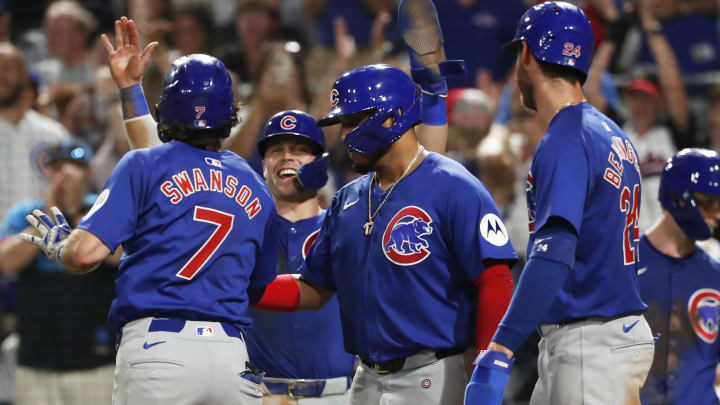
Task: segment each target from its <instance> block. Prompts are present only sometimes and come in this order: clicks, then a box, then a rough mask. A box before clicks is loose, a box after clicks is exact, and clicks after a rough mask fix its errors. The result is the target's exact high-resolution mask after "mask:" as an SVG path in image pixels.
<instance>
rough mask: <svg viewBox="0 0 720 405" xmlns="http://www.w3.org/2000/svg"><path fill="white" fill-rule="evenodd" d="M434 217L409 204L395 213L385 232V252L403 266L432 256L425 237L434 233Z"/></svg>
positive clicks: (393, 260)
mask: <svg viewBox="0 0 720 405" xmlns="http://www.w3.org/2000/svg"><path fill="white" fill-rule="evenodd" d="M432 222H433V221H432V219H431V218H430V216H429V215H428V214H427V212H425V211H424V210H423V209H422V208H420V207H416V206H412V205H411V206H407V207H404V208H402V209H401V210H400V211H398V212H397V214H395V216H394V217H393V218H392V219H391V220H390V222H389V223H388V225H387V226H386V227H385V232H384V233H383V238H382V243H383V253H385V257H387V258H388V260H390V261H391V262H393V263H395V264H399V265H401V266H411V265H413V264H418V263H420V262H422V261H423V260H425V259H426V258H427V257H428V256H430V250H429V248H430V244H429V243H428V241H427V240H426V239H425V238H427V236H428V235H430V234H432V232H433V228H432Z"/></svg>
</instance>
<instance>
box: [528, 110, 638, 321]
mask: <svg viewBox="0 0 720 405" xmlns="http://www.w3.org/2000/svg"><path fill="white" fill-rule="evenodd" d="M526 191H527V203H528V215H529V228H530V229H529V230H530V240H529V242H528V254H529V253H530V251H531V249H532V247H533V246H534V244H538V248H539V249H542V240H536V236H535V235H536V234H535V231H536V230H538V229H540V228H542V226H543V225H545V224H546V223H547V221H548V220H549V219H550V218H551V217H560V218H563V219H565V220H566V221H568V222H569V223H570V224H572V226H573V227H574V228H575V231H576V232H577V235H578V242H577V247H576V250H575V263H574V265H573V267H572V271H571V272H570V274H569V275H568V278H567V279H566V280H565V282H564V284H563V287H562V289H561V291H560V292H559V293H558V296H557V297H556V299H555V301H554V302H553V305H552V306H551V308H550V310H549V311H548V312H547V313H546V314H545V316H544V317H543V319H542V323H558V322H562V321H569V320H574V319H579V318H587V317H591V316H615V315H620V314H626V313H631V312H637V311H643V310H645V309H646V308H647V307H646V305H645V304H644V303H643V301H642V299H641V298H640V294H639V292H638V291H639V290H638V289H639V287H638V279H637V274H636V262H637V259H638V242H639V239H640V238H639V237H640V235H639V230H638V218H639V207H640V168H639V162H638V159H637V154H636V153H635V148H634V147H633V145H632V143H631V142H630V140H629V139H628V138H627V136H626V135H625V134H624V133H623V132H622V130H621V129H620V128H619V127H618V126H617V125H616V124H615V123H614V122H613V121H612V120H610V119H609V118H607V117H606V116H605V115H603V114H602V113H600V112H599V111H598V110H596V109H595V108H594V107H592V106H590V105H589V104H587V103H585V102H583V103H580V104H577V105H573V106H570V107H566V108H564V109H562V110H560V111H559V112H558V113H557V114H556V115H555V117H553V119H552V121H551V122H550V125H549V127H548V130H547V132H546V134H545V136H544V137H543V139H542V140H541V141H540V143H539V144H538V147H537V149H536V150H535V155H534V156H533V162H532V165H531V167H530V173H529V174H528V179H527V187H526Z"/></svg>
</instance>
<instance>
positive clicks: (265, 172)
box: [262, 159, 268, 180]
mask: <svg viewBox="0 0 720 405" xmlns="http://www.w3.org/2000/svg"><path fill="white" fill-rule="evenodd" d="M262 169H263V179H265V180H267V174H268V173H267V167H265V159H263V161H262Z"/></svg>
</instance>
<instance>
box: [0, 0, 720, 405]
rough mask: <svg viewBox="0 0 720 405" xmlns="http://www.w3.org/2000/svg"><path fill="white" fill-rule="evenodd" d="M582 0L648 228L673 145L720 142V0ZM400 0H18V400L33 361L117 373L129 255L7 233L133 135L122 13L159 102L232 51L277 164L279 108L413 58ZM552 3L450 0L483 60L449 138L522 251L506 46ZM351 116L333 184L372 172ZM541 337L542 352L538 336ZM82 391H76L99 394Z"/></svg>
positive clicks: (9, 174)
mask: <svg viewBox="0 0 720 405" xmlns="http://www.w3.org/2000/svg"><path fill="white" fill-rule="evenodd" d="M573 2H574V3H578V5H579V6H581V7H582V8H583V9H584V10H585V12H586V13H587V15H588V16H589V17H590V19H591V21H592V24H593V29H594V33H595V49H594V54H595V56H594V59H593V63H592V66H591V69H590V73H589V76H588V79H587V82H586V83H585V86H584V87H585V92H586V95H587V98H588V101H589V102H590V103H591V104H592V105H594V106H595V107H597V108H598V109H600V110H601V111H603V112H605V113H606V114H607V115H609V116H610V117H612V118H613V119H614V120H615V121H616V122H617V123H618V124H619V125H620V126H621V127H622V128H623V130H625V131H626V133H627V134H628V135H629V137H630V138H631V140H632V141H633V143H634V145H635V147H636V150H637V153H638V155H639V158H640V161H641V172H642V176H643V184H642V187H643V198H642V206H641V220H640V230H641V231H645V230H646V229H647V227H648V226H649V225H651V224H652V222H653V221H654V220H655V219H656V218H657V217H658V216H659V215H660V213H661V208H660V205H659V203H658V202H657V191H658V186H659V173H660V171H661V169H662V167H663V163H664V162H665V160H666V159H667V158H668V157H670V156H672V155H673V154H674V153H675V152H676V151H677V150H679V149H681V148H684V147H690V146H701V147H708V148H711V149H714V150H717V151H720V34H719V32H718V27H719V26H720V9H719V7H720V3H719V2H717V1H716V0H580V1H573ZM397 3H398V0H204V1H200V0H85V1H77V2H75V1H69V0H60V1H55V2H51V1H50V0H45V1H40V0H36V1H21V0H0V41H2V42H0V341H2V342H3V343H2V346H1V347H2V349H1V350H0V404H5V403H7V404H11V403H17V404H21V403H33V404H35V403H41V402H38V401H37V399H32V398H30V399H28V396H27V393H21V392H18V393H15V391H14V389H15V385H14V383H13V382H12V380H11V379H8V378H6V377H7V376H11V375H14V370H16V369H17V373H18V374H17V375H18V376H20V375H23V376H25V380H26V381H32V378H31V377H29V376H31V375H32V373H29V374H21V373H23V372H31V371H32V370H35V371H38V370H40V371H48V372H58V376H62V375H67V372H72V373H75V372H80V373H81V374H77V373H75V374H72V373H71V374H72V375H70V378H69V379H68V380H67V381H66V380H62V379H60V378H58V379H57V386H56V387H53V389H56V390H67V391H72V387H74V385H73V384H85V385H88V386H89V385H95V386H97V385H99V384H92V383H90V382H88V381H90V380H89V379H88V378H89V377H87V376H84V375H83V374H82V372H83V371H85V370H87V369H96V368H99V369H103V370H104V371H103V372H104V373H107V372H108V370H111V369H112V364H113V362H114V357H113V345H114V340H113V337H112V336H109V334H108V332H107V329H106V328H105V326H104V315H105V314H106V313H107V309H108V306H109V302H110V298H111V296H112V282H113V277H112V276H113V266H114V264H113V262H112V261H109V262H108V263H106V266H104V267H107V269H100V270H98V271H95V272H94V273H92V274H93V275H91V276H86V277H84V278H83V277H80V278H71V277H70V276H68V275H66V274H65V273H64V272H62V269H58V268H57V266H51V265H50V264H49V263H48V262H46V261H43V260H42V258H39V257H37V252H35V251H26V252H24V255H19V254H18V253H17V252H18V251H17V250H14V249H22V248H21V247H18V246H12V244H10V243H5V239H2V238H7V237H8V236H10V235H13V234H15V233H17V232H19V231H22V229H23V228H24V226H25V225H24V223H22V217H21V218H20V221H19V222H18V218H17V215H16V214H14V212H16V211H18V210H19V208H18V207H25V208H27V206H28V204H30V205H32V206H34V207H38V208H43V207H46V206H50V205H57V206H59V207H60V208H61V210H62V211H63V212H64V213H66V214H67V216H68V217H69V218H71V221H77V220H78V219H79V218H80V217H81V216H82V214H83V213H84V212H85V211H86V210H87V209H88V207H89V205H88V204H90V205H91V204H92V203H91V201H92V198H93V196H94V194H93V193H94V192H96V191H98V190H100V189H101V188H102V186H103V184H104V182H105V181H106V180H107V178H108V177H109V175H110V173H111V172H112V170H113V168H114V166H115V164H116V163H117V162H118V161H119V159H120V158H121V157H122V155H123V154H124V153H126V152H127V151H128V150H129V146H128V144H127V141H126V139H125V133H124V130H123V121H122V114H121V107H120V99H119V95H118V91H117V88H116V87H115V84H114V82H113V80H112V78H111V76H110V73H109V70H108V68H107V65H106V63H107V54H106V51H105V48H104V47H103V46H102V43H101V42H100V41H99V36H100V34H102V33H106V34H108V35H109V36H111V37H112V36H113V35H114V29H113V21H114V20H115V19H117V18H119V17H120V16H121V15H127V16H128V17H129V18H132V19H134V21H135V23H136V25H137V27H138V30H139V31H140V38H141V39H142V40H143V41H144V43H149V42H151V41H158V42H159V44H160V45H159V46H158V47H157V48H156V49H155V51H154V52H153V55H152V58H153V59H152V62H151V66H150V67H149V69H148V71H147V72H146V74H145V76H144V79H143V88H144V89H145V95H146V98H147V101H148V104H149V105H150V106H151V111H152V110H153V108H152V106H154V105H155V103H156V102H157V99H158V97H159V95H160V92H161V91H162V87H163V76H164V73H165V71H166V70H167V68H168V67H169V66H170V64H171V63H172V61H173V60H174V59H175V58H177V57H179V56H182V55H187V54H193V53H206V54H210V55H213V56H215V57H217V58H219V59H220V60H222V61H223V62H224V63H225V65H226V66H227V67H228V69H229V70H230V71H231V74H232V76H233V79H234V87H235V93H236V99H237V101H238V102H240V103H241V109H240V112H239V114H240V118H241V120H242V123H241V125H240V126H238V127H236V129H235V130H234V132H233V134H232V135H231V137H230V138H228V139H227V140H226V141H225V144H224V147H225V148H227V149H231V150H233V151H235V152H236V153H238V154H239V155H240V156H242V157H244V158H246V159H247V160H248V161H249V162H250V163H251V165H252V166H253V167H254V168H255V169H256V170H258V171H259V172H260V171H261V166H260V157H259V155H258V152H257V150H256V146H255V145H256V141H257V138H258V136H259V135H260V132H261V130H262V127H263V125H264V124H265V122H266V121H267V119H268V118H269V117H270V116H272V115H274V114H275V113H276V112H278V111H281V110H287V109H299V110H303V111H308V112H309V113H311V114H312V115H313V116H314V117H316V118H318V117H321V116H322V115H323V114H325V113H326V112H327V111H328V109H329V90H330V88H331V86H332V83H333V81H334V80H335V79H336V78H337V77H338V76H339V75H340V74H342V73H343V72H345V71H347V70H349V69H351V68H353V67H356V66H359V65H364V64H369V63H389V64H393V65H396V66H399V67H401V68H403V69H406V70H409V62H408V60H407V53H406V51H405V49H404V47H403V44H402V40H401V38H400V36H399V34H398V32H397V29H396V24H395V16H394V14H395V12H396V9H397ZM535 3H536V1H532V0H503V1H497V0H439V1H435V5H436V7H437V11H438V16H439V20H440V24H441V27H442V28H443V34H444V38H445V52H446V55H447V57H448V58H449V59H464V60H465V61H466V67H467V73H468V74H467V75H466V76H465V77H462V78H451V79H449V80H448V84H449V86H450V91H449V94H448V97H447V115H448V122H449V139H448V148H447V154H448V156H450V157H452V158H453V159H456V160H457V161H459V162H461V163H462V164H463V165H465V166H466V167H467V168H468V169H469V170H470V171H471V172H472V173H473V174H475V175H476V176H478V177H479V178H480V179H481V180H482V181H483V182H484V183H485V184H486V185H487V186H488V187H489V188H490V189H491V191H492V193H493V196H494V198H495V200H496V202H497V205H498V207H499V208H500V209H501V210H502V214H503V218H504V221H505V225H506V227H507V229H508V232H509V234H510V239H511V240H512V242H513V245H514V246H515V248H516V249H517V250H518V254H519V256H521V257H524V256H525V246H526V244H527V239H528V230H527V221H528V218H527V210H526V202H525V183H526V177H527V173H528V169H529V165H530V162H531V159H532V155H533V152H534V149H535V146H536V145H537V143H538V142H539V140H540V138H541V137H542V136H543V129H542V125H541V124H540V123H539V122H537V121H536V119H535V118H534V116H533V114H531V113H530V112H529V111H526V110H525V109H524V108H523V107H522V106H521V104H520V102H519V96H518V94H517V92H516V91H515V87H514V83H513V80H510V79H511V78H512V77H514V76H513V74H512V70H513V63H514V60H515V55H513V54H509V53H506V52H504V51H503V49H502V45H503V44H504V43H506V42H508V41H509V40H510V39H511V38H512V36H513V34H514V29H515V26H516V24H517V21H518V19H519V18H520V16H521V15H522V14H523V12H524V11H525V10H526V9H527V7H530V6H532V5H533V4H535ZM572 51H575V50H572ZM578 51H580V52H585V51H586V50H578ZM336 130H337V128H332V127H331V128H330V129H329V130H326V131H325V137H326V140H327V145H328V149H330V150H331V151H332V154H331V156H332V165H331V179H332V181H331V182H329V183H328V186H326V188H325V189H324V195H325V196H326V197H330V196H331V195H332V194H333V193H334V192H335V191H336V190H337V189H338V188H340V187H341V186H342V185H343V184H345V183H346V182H348V181H349V180H352V179H353V178H354V177H355V176H357V174H355V173H353V172H352V169H351V166H350V163H349V161H348V158H347V156H346V152H345V150H344V148H343V145H342V143H341V142H338V134H337V132H336ZM327 201H328V199H327V198H326V202H327ZM717 245H718V243H717V239H713V240H711V241H710V242H708V243H707V247H708V249H709V252H710V253H711V254H714V255H715V256H716V257H718V256H719V255H720V248H718V247H717ZM516 268H517V269H520V268H522V260H521V263H520V264H519V265H518V266H516ZM100 273H102V274H100ZM515 276H517V274H516V275H515ZM88 284H89V285H88ZM18 336H19V339H18ZM48 336H52V339H48V338H47V337H48ZM526 346H527V347H528V348H527V350H531V351H532V343H530V344H528V345H526ZM69 347H73V349H72V350H71V349H69ZM77 347H82V350H77ZM531 356H532V355H529V356H526V357H531ZM522 357H523V353H522V351H521V352H520V353H518V358H522ZM16 361H17V365H16V364H15V362H16ZM519 369H520V371H519V372H516V373H517V374H519V375H520V376H519V377H518V376H514V380H513V382H511V384H510V390H513V392H514V394H512V393H511V395H509V396H508V397H509V400H512V399H513V398H523V397H524V396H526V395H528V393H529V392H530V391H531V389H532V381H534V377H533V376H532V373H533V367H531V366H530V367H527V368H522V367H520V368H519ZM523 370H524V371H523ZM523 372H525V373H527V376H526V377H527V380H524V379H523V378H522V373H523ZM111 374H112V373H111V371H110V375H111ZM105 375H107V374H105ZM78 381H79V382H78ZM110 381H112V377H111V378H110ZM28 384H35V383H33V382H30V383H28ZM96 388H97V387H96ZM22 389H23V388H22V385H19V386H18V391H20V390H22ZM28 389H29V388H28ZM97 389H98V390H100V389H101V388H97ZM111 389H112V384H110V390H111ZM68 395H71V394H69V393H68ZM14 401H16V402H14ZM73 401H75V402H72V401H71V402H68V403H76V404H77V403H82V400H73ZM87 401H88V402H87V403H98V402H93V400H92V399H87ZM108 403H109V402H108Z"/></svg>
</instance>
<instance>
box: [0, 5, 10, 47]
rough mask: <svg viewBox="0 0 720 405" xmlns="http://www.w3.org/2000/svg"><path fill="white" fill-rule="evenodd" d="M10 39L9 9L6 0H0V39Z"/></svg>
mask: <svg viewBox="0 0 720 405" xmlns="http://www.w3.org/2000/svg"><path fill="white" fill-rule="evenodd" d="M9 40H10V9H9V8H8V0H0V41H9Z"/></svg>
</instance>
